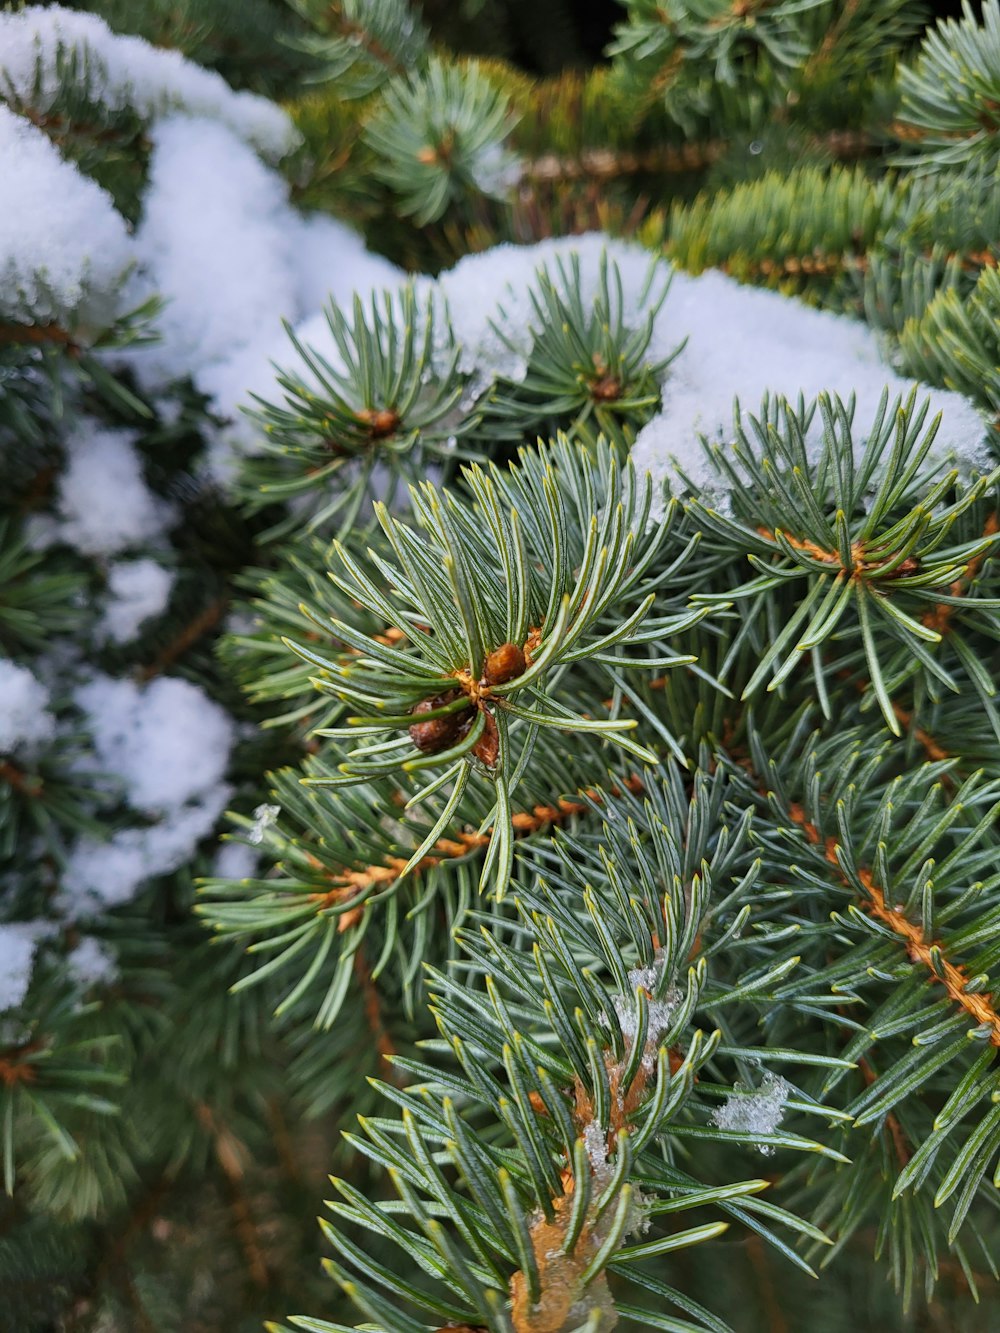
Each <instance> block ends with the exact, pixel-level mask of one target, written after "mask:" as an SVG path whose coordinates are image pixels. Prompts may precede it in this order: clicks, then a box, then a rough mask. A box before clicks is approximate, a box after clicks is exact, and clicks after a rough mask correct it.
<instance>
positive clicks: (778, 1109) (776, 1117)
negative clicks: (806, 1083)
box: [712, 1072, 791, 1157]
mask: <svg viewBox="0 0 1000 1333" xmlns="http://www.w3.org/2000/svg"><path fill="white" fill-rule="evenodd" d="M790 1091H791V1088H790V1087H789V1085H788V1084H787V1083H786V1082H785V1080H784V1079H783V1078H779V1077H778V1075H776V1074H772V1073H770V1072H768V1073H767V1074H765V1075H764V1078H763V1081H762V1082H761V1085H760V1087H759V1088H757V1089H756V1090H754V1089H751V1088H747V1087H746V1086H745V1085H744V1084H742V1083H736V1084H734V1085H733V1091H732V1093H731V1094H730V1096H729V1097H727V1098H726V1100H725V1101H724V1102H723V1104H722V1105H721V1106H719V1107H717V1108H716V1109H715V1111H713V1113H712V1124H713V1125H716V1126H717V1127H718V1128H719V1129H730V1130H739V1131H740V1133H743V1134H760V1135H761V1136H765V1135H768V1134H773V1133H774V1131H775V1130H776V1129H777V1128H778V1126H779V1125H780V1124H781V1118H782V1115H783V1114H784V1110H785V1102H786V1101H787V1100H788V1094H789V1093H790ZM757 1151H758V1152H760V1153H762V1154H763V1155H764V1156H765V1157H770V1156H771V1155H772V1154H773V1153H774V1149H773V1148H772V1147H770V1146H769V1145H768V1144H766V1143H758V1144H757Z"/></svg>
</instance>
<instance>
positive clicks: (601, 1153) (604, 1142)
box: [583, 1120, 608, 1174]
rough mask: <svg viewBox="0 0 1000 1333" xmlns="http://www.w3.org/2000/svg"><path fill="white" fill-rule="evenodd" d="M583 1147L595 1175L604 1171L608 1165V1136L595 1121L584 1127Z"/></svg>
mask: <svg viewBox="0 0 1000 1333" xmlns="http://www.w3.org/2000/svg"><path fill="white" fill-rule="evenodd" d="M583 1145H584V1147H585V1148H586V1149H587V1156H588V1157H589V1158H590V1165H591V1167H592V1168H593V1169H594V1172H595V1174H596V1173H599V1172H602V1171H604V1170H605V1169H606V1168H607V1165H608V1136H607V1132H606V1131H605V1130H603V1129H602V1128H601V1126H600V1125H599V1124H598V1123H597V1121H596V1120H591V1121H589V1122H588V1124H586V1125H585V1126H584V1129H583Z"/></svg>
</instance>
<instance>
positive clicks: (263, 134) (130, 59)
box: [0, 5, 298, 158]
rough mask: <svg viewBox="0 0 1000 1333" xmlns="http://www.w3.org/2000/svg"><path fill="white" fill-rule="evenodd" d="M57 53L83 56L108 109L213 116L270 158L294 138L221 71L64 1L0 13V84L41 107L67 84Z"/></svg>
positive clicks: (92, 91) (278, 112) (277, 112)
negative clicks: (129, 33)
mask: <svg viewBox="0 0 1000 1333" xmlns="http://www.w3.org/2000/svg"><path fill="white" fill-rule="evenodd" d="M61 55H62V56H67V55H68V56H71V57H75V58H77V59H79V58H80V57H86V58H88V68H87V74H88V76H89V77H88V80H87V90H88V93H89V95H90V96H91V97H92V98H95V99H96V100H97V101H99V102H101V103H102V104H103V105H104V106H106V107H107V108H108V109H109V110H112V111H113V110H117V109H118V108H120V107H124V106H130V107H132V108H134V109H135V110H136V111H137V112H138V113H139V115H140V116H143V117H147V118H152V117H155V116H158V115H161V114H163V113H164V112H167V111H174V110H178V109H183V110H186V111H188V112H190V113H191V114H192V115H201V116H211V117H213V119H215V120H218V121H221V122H222V123H223V124H225V125H227V126H228V127H229V128H230V129H231V130H232V131H233V133H234V134H237V135H239V137H240V138H241V139H245V140H246V141H247V143H251V144H253V145H254V147H256V148H257V149H258V150H259V151H260V152H262V153H264V154H265V155H266V156H268V157H274V158H277V157H281V156H282V155H283V154H284V153H287V152H288V151H289V150H290V149H291V148H293V147H294V146H295V144H296V142H297V141H298V134H297V132H296V130H295V128H294V126H293V125H292V122H291V119H290V118H289V116H288V115H287V114H286V113H285V112H284V111H282V109H281V108H280V107H279V106H276V105H275V103H274V102H271V101H269V100H268V99H267V98H266V97H261V96H259V95H258V94H257V93H250V92H237V91H235V90H234V89H232V88H230V87H229V85H228V84H227V83H226V81H225V79H223V78H222V76H221V75H220V74H216V73H215V72H214V71H212V70H208V69H202V67H201V66H200V65H195V64H194V63H193V62H192V61H190V60H187V59H186V58H185V57H184V56H182V55H181V53H180V52H179V51H171V50H165V49H163V48H160V47H156V46H152V45H150V43H149V42H147V41H145V40H144V39H143V38H142V37H129V36H124V35H122V34H119V33H115V32H112V31H111V29H110V28H109V27H108V25H107V24H106V23H105V22H104V20H103V19H101V18H98V17H97V15H96V14H86V13H78V12H77V11H75V10H71V9H64V8H63V7H62V6H61V5H46V6H42V5H32V6H30V7H29V8H27V9H23V10H21V11H20V12H19V13H13V14H0V68H2V70H3V75H4V78H3V82H6V83H7V84H9V85H10V87H11V89H12V91H13V92H14V93H15V94H16V95H17V96H19V97H22V98H24V99H26V100H29V101H31V102H32V103H33V104H34V105H35V106H36V107H37V108H38V109H39V110H42V111H44V110H46V109H47V108H48V107H49V106H50V105H51V104H52V102H53V101H54V100H55V98H56V96H57V94H58V92H59V89H60V86H61V85H62V84H63V82H64V81H65V77H66V74H65V71H64V70H63V69H61V68H60V56H61ZM77 69H79V65H78V66H77ZM36 80H37V81H38V83H39V85H40V94H38V95H36V92H35V87H36Z"/></svg>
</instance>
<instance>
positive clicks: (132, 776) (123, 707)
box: [75, 676, 233, 814]
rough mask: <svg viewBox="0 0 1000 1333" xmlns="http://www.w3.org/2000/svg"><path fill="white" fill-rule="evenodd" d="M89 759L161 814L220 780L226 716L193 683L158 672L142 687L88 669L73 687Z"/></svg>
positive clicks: (227, 739) (229, 727) (226, 746)
mask: <svg viewBox="0 0 1000 1333" xmlns="http://www.w3.org/2000/svg"><path fill="white" fill-rule="evenodd" d="M75 698H76V702H77V703H78V704H79V706H80V707H81V708H82V709H83V711H84V712H85V713H86V715H87V721H88V724H89V730H90V734H91V738H92V740H93V745H94V752H95V756H96V760H97V766H98V767H99V768H100V769H101V770H103V771H106V772H109V773H114V774H116V775H117V776H118V777H119V778H120V779H121V780H122V782H123V783H124V785H125V789H126V793H127V796H128V801H129V804H130V805H131V806H132V807H133V809H135V810H141V811H143V812H144V813H147V814H162V813H164V812H166V811H169V810H174V809H177V808H178V807H180V806H182V805H184V804H185V803H186V802H187V801H192V800H200V799H202V798H203V797H204V795H205V793H206V792H209V791H210V790H212V789H213V788H215V787H217V785H218V784H219V783H220V782H221V781H222V779H223V776H224V775H225V771H226V765H227V763H228V760H229V750H230V747H231V745H232V737H233V724H232V720H231V719H230V717H229V716H228V714H227V713H226V712H225V711H224V709H222V708H220V706H219V705H218V704H217V703H214V702H213V701H212V700H211V699H209V697H208V696H207V695H206V694H205V693H204V692H203V691H202V690H200V689H198V687H197V686H196V685H192V684H191V683H190V682H189V681H186V680H179V679H177V678H176V677H173V676H160V677H158V678H157V679H156V680H154V681H152V682H151V683H150V684H149V685H146V686H145V687H143V686H140V685H137V684H135V682H134V681H131V680H114V679H112V678H111V677H110V676H95V677H94V678H93V679H92V680H90V681H89V682H88V683H87V684H86V685H83V686H81V687H80V689H78V690H77V691H76V695H75Z"/></svg>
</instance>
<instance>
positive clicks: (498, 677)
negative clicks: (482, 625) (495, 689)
mask: <svg viewBox="0 0 1000 1333" xmlns="http://www.w3.org/2000/svg"><path fill="white" fill-rule="evenodd" d="M523 672H524V653H523V652H522V651H521V649H520V648H519V647H518V646H517V644H516V643H502V644H501V645H500V647H499V648H494V649H493V651H492V652H491V653H490V655H489V657H487V659H486V663H485V665H484V667H483V679H484V680H485V681H486V684H487V685H505V684H506V683H507V681H508V680H513V679H514V678H515V677H516V676H520V675H521V674H522V673H523Z"/></svg>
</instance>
